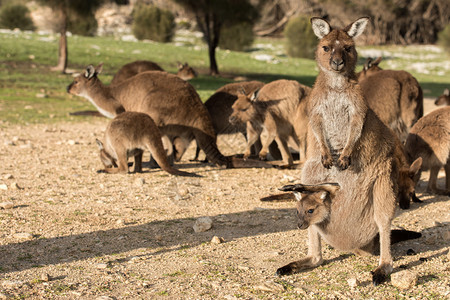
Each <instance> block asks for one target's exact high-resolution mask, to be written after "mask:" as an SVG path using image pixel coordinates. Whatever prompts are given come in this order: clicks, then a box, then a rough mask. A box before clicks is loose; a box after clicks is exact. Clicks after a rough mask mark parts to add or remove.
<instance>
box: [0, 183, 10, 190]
mask: <svg viewBox="0 0 450 300" xmlns="http://www.w3.org/2000/svg"><path fill="white" fill-rule="evenodd" d="M0 190H4V191H6V190H8V186H7V185H6V184H0Z"/></svg>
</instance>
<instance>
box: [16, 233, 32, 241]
mask: <svg viewBox="0 0 450 300" xmlns="http://www.w3.org/2000/svg"><path fill="white" fill-rule="evenodd" d="M14 237H15V238H16V239H22V240H31V239H32V238H33V235H32V234H31V233H28V232H19V233H15V234H14Z"/></svg>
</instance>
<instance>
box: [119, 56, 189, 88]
mask: <svg viewBox="0 0 450 300" xmlns="http://www.w3.org/2000/svg"><path fill="white" fill-rule="evenodd" d="M145 71H164V69H163V68H161V67H160V66H159V65H158V64H157V63H155V62H152V61H149V60H136V61H133V62H131V63H128V64H125V65H123V66H122V67H121V68H120V69H119V71H117V73H116V74H115V75H114V77H113V79H112V80H111V85H114V84H119V83H121V82H122V81H124V80H126V79H128V78H130V77H133V76H134V75H137V74H139V73H142V72H145ZM177 76H178V77H180V78H181V79H183V80H190V79H192V78H195V77H197V72H195V70H194V69H193V68H192V67H190V66H189V65H188V63H185V64H182V63H178V73H177Z"/></svg>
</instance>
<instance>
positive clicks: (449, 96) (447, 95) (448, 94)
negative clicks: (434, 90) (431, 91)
mask: <svg viewBox="0 0 450 300" xmlns="http://www.w3.org/2000/svg"><path fill="white" fill-rule="evenodd" d="M434 104H435V105H450V91H449V90H448V89H445V90H444V93H443V94H442V95H440V96H439V97H438V98H437V99H436V101H434Z"/></svg>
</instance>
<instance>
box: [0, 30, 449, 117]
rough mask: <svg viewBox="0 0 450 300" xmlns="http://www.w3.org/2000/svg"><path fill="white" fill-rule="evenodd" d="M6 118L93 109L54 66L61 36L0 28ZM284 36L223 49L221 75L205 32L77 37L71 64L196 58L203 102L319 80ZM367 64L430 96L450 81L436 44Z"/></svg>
mask: <svg viewBox="0 0 450 300" xmlns="http://www.w3.org/2000/svg"><path fill="white" fill-rule="evenodd" d="M0 38H1V39H2V42H1V44H0V57H1V58H2V60H1V61H0V121H1V122H2V123H5V122H7V123H23V124H25V123H44V122H57V121H61V120H65V121H67V120H79V119H80V117H72V116H69V112H72V111H77V110H83V109H93V107H92V106H91V105H90V104H89V103H88V102H87V101H86V100H84V99H82V98H79V97H74V96H71V95H69V94H67V93H66V86H67V85H68V84H69V83H70V82H71V80H72V76H71V75H69V74H65V75H64V74H59V73H57V72H51V71H50V70H49V68H50V67H51V66H53V65H55V64H56V60H57V59H56V57H57V50H58V36H55V35H47V34H44V35H40V34H37V33H29V32H19V31H17V32H16V31H15V32H10V31H2V32H0ZM283 42H284V41H283V40H280V39H277V40H274V39H258V40H256V42H255V43H254V45H253V47H252V48H251V49H250V50H248V51H246V52H232V51H224V50H218V51H217V61H218V64H219V69H220V71H221V74H222V76H221V77H211V76H209V75H208V66H209V59H208V56H207V51H206V46H205V45H204V44H202V43H201V40H200V38H199V37H198V36H195V35H192V34H186V33H180V34H178V35H177V37H176V39H175V41H174V42H173V43H168V44H160V43H154V42H136V41H132V40H121V39H114V38H105V37H103V38H99V37H96V38H91V37H80V36H71V37H69V39H68V44H69V69H71V70H74V71H82V70H83V69H84V68H85V67H86V66H87V65H88V64H94V65H96V64H98V63H100V62H103V63H104V68H103V70H104V71H103V74H101V75H100V78H101V79H102V81H103V82H104V83H109V82H110V80H111V78H112V76H113V74H114V73H115V72H116V71H117V70H118V69H119V67H120V66H121V65H123V64H125V63H128V62H130V61H133V60H138V59H147V60H152V61H155V62H157V63H159V64H160V65H161V66H162V67H163V68H164V69H165V70H167V71H169V72H176V66H177V61H180V62H189V64H190V65H192V66H193V67H194V68H196V69H197V70H198V71H199V74H200V76H199V77H198V78H196V79H194V80H192V81H191V83H192V84H193V85H194V87H195V88H196V89H197V91H198V93H199V94H200V96H201V98H202V100H203V101H205V100H206V99H207V98H208V97H209V96H210V95H211V94H212V93H213V92H214V91H215V90H216V89H217V88H219V87H221V86H222V85H224V84H226V83H229V82H232V81H233V78H235V77H236V76H245V77H247V78H249V79H257V80H261V81H264V82H269V81H272V80H276V79H281V78H284V79H294V80H298V81H299V82H301V83H303V84H306V85H312V84H313V82H314V79H315V76H316V75H317V73H318V70H317V67H316V64H315V62H314V61H313V60H308V59H296V58H289V57H287V56H286V55H285V54H284V48H283ZM358 50H359V52H360V66H359V68H358V69H360V68H361V65H362V64H363V62H364V61H365V59H366V57H369V56H372V57H373V56H378V55H382V56H383V57H384V61H383V62H382V63H381V66H382V67H383V68H392V69H404V70H407V71H410V72H411V73H412V74H413V75H414V76H416V78H417V79H418V80H419V82H420V83H421V85H422V87H423V88H424V93H425V97H429V98H433V97H436V96H438V95H440V94H441V93H442V91H443V89H444V88H446V87H448V86H450V59H449V56H448V54H446V53H444V52H443V51H442V50H441V49H440V48H438V47H436V46H408V47H399V46H383V47H367V46H363V47H358Z"/></svg>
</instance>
